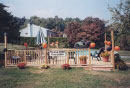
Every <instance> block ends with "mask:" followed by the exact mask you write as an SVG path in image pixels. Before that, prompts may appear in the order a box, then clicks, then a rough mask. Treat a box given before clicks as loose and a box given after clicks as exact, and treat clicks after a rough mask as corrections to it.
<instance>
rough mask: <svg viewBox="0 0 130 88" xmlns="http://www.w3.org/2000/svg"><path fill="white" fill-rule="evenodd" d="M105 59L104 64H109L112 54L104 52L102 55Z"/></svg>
mask: <svg viewBox="0 0 130 88" xmlns="http://www.w3.org/2000/svg"><path fill="white" fill-rule="evenodd" d="M100 56H101V57H102V59H103V62H108V60H109V56H110V54H109V53H108V52H103V53H101V55H100Z"/></svg>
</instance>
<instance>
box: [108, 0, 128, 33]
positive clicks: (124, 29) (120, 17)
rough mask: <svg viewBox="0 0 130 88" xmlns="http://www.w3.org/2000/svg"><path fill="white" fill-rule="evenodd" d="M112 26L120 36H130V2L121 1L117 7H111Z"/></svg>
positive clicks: (126, 0)
mask: <svg viewBox="0 0 130 88" xmlns="http://www.w3.org/2000/svg"><path fill="white" fill-rule="evenodd" d="M109 10H110V12H111V13H112V20H113V21H114V22H113V23H112V26H113V28H114V29H115V30H117V31H118V32H119V33H120V34H128V35H129V34H130V0H121V2H120V4H118V5H117V7H116V8H115V7H113V8H112V7H110V8H109Z"/></svg>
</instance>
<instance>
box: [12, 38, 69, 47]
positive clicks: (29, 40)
mask: <svg viewBox="0 0 130 88" xmlns="http://www.w3.org/2000/svg"><path fill="white" fill-rule="evenodd" d="M45 39H46V40H48V39H47V38H45ZM56 41H58V42H59V47H60V48H69V43H68V41H67V38H63V37H51V38H50V43H52V42H56ZM11 42H12V43H13V44H20V45H24V43H28V46H30V47H34V46H37V45H36V44H35V42H36V38H35V37H20V38H19V39H18V40H12V41H11ZM47 42H48V41H47Z"/></svg>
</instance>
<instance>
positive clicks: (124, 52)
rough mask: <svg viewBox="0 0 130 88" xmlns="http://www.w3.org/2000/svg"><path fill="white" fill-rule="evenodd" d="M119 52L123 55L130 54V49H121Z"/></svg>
mask: <svg viewBox="0 0 130 88" xmlns="http://www.w3.org/2000/svg"><path fill="white" fill-rule="evenodd" d="M119 54H120V55H121V56H130V51H123V50H121V51H119Z"/></svg>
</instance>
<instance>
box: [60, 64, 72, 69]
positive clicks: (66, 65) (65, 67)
mask: <svg viewBox="0 0 130 88" xmlns="http://www.w3.org/2000/svg"><path fill="white" fill-rule="evenodd" d="M62 68H63V69H64V70H66V69H71V67H70V65H69V64H63V65H62Z"/></svg>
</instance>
